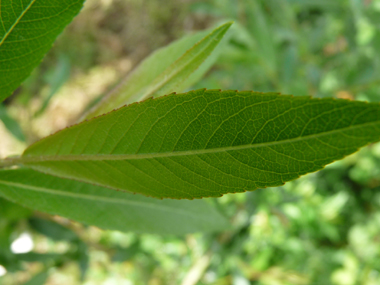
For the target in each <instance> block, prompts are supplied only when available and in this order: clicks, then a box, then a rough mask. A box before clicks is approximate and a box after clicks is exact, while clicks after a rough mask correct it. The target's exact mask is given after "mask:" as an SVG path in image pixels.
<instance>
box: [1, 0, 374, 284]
mask: <svg viewBox="0 0 380 285" xmlns="http://www.w3.org/2000/svg"><path fill="white" fill-rule="evenodd" d="M165 3H166V5H160V1H155V0H145V1H137V0H89V1H87V3H86V6H85V9H84V10H83V11H82V12H81V13H80V15H79V16H78V17H77V18H75V20H74V22H73V23H72V24H71V25H70V26H69V27H68V28H67V29H66V30H65V31H64V33H63V34H62V35H61V36H60V38H59V39H58V41H57V42H56V44H55V46H54V48H53V49H52V50H51V51H50V52H49V54H48V55H47V56H46V58H45V60H44V62H43V63H42V65H41V66H40V67H39V68H38V69H37V70H35V71H34V72H33V74H32V75H31V77H30V78H29V79H28V80H27V81H26V82H25V83H24V84H23V85H22V87H21V88H19V89H18V90H17V91H16V92H15V94H14V96H12V97H10V98H9V99H8V100H7V101H6V102H5V106H6V110H7V112H5V113H4V111H3V109H1V110H2V111H1V119H2V121H3V122H4V124H1V126H0V136H1V138H2V139H1V142H0V155H1V156H6V155H10V154H12V153H18V152H20V150H22V149H23V148H24V147H25V145H26V143H25V142H23V140H24V139H25V141H26V142H27V143H30V142H33V141H35V140H36V139H38V138H40V137H43V136H45V135H47V134H50V133H51V132H54V131H56V130H58V129H61V128H63V127H65V126H66V125H68V124H70V123H72V122H74V121H75V120H76V119H77V118H78V116H80V114H81V113H82V112H83V110H84V109H85V108H86V106H87V105H88V104H89V103H91V102H92V101H93V100H96V98H98V97H99V96H101V95H102V94H103V93H105V92H107V90H108V89H109V88H111V87H112V86H113V85H114V84H116V83H117V82H118V81H119V80H120V79H121V77H122V75H124V74H126V73H127V72H128V71H129V70H130V69H131V68H132V67H133V66H135V65H136V63H138V62H139V61H140V60H141V59H143V58H144V57H145V56H146V55H147V54H149V53H150V52H151V51H153V50H154V49H156V48H158V47H160V46H163V45H165V44H167V43H169V42H170V41H172V40H174V39H176V38H179V37H181V36H182V35H184V34H186V33H187V32H190V31H193V30H198V29H203V28H207V27H210V26H212V25H214V24H216V23H219V22H225V21H226V20H234V21H235V24H234V25H233V27H232V29H231V31H230V32H229V35H230V38H229V43H228V45H227V46H226V47H225V48H224V49H223V50H222V51H221V55H220V57H219V60H218V63H217V64H216V65H215V67H214V68H213V70H212V71H211V72H209V73H208V74H207V76H206V77H205V78H204V79H203V80H201V81H200V82H198V83H197V84H196V85H195V86H194V88H201V87H207V88H222V89H239V90H256V91H266V92H268V91H276V92H282V93H290V94H294V95H305V94H309V95H312V96H315V97H339V98H348V99H355V100H368V101H372V102H375V101H377V102H378V101H380V97H379V94H380V90H379V89H380V84H379V83H380V66H379V63H380V62H379V60H380V58H379V57H378V55H377V52H376V51H377V50H379V47H380V22H379V19H380V17H379V16H380V1H379V0H377V1H376V0H372V1H370V0H367V1H359V0H337V1H327V0H326V1H323V0H318V1H314V0H304V1H298V0H269V1H268V0H267V1H264V0H261V1H259V0H257V1H256V0H255V1H252V0H235V1H233V0H209V1H195V0H188V1H174V0H170V1H165ZM189 11H190V12H189ZM43 109H45V110H43ZM4 118H5V119H4ZM32 119H33V120H32ZM9 122H11V123H9ZM15 122H18V123H19V125H20V126H21V127H20V128H21V130H22V133H21V134H22V135H20V128H19V127H18V125H17V124H15ZM12 134H13V135H12ZM379 177H380V145H379V144H374V145H371V146H370V147H367V148H365V149H363V150H361V151H360V152H359V153H357V154H354V155H352V156H350V157H348V158H346V159H344V160H343V161H340V162H337V163H334V164H332V165H330V166H328V167H327V169H326V170H323V171H320V172H318V173H315V174H310V175H307V176H305V177H303V178H301V179H299V180H297V181H294V182H290V183H287V184H286V185H285V186H282V187H278V188H269V189H265V190H257V191H254V192H249V193H243V194H233V195H225V196H223V197H222V198H219V199H211V200H210V202H211V203H215V205H216V206H217V207H218V208H219V209H221V210H222V212H224V213H225V214H226V216H228V218H229V219H230V220H231V222H232V225H233V229H231V230H229V231H226V232H223V233H219V234H201V233H198V234H192V235H186V236H179V237H178V236H157V235H139V234H134V233H120V232H114V231H102V230H99V229H97V228H95V227H86V226H83V225H80V224H78V223H75V222H71V221H69V220H66V219H63V218H60V217H51V216H48V215H44V214H41V213H38V212H32V211H30V210H27V209H24V208H21V207H20V206H17V205H15V204H12V203H10V202H8V201H5V200H0V204H1V205H0V264H1V265H2V266H3V267H5V268H6V269H7V274H5V275H4V276H3V277H0V278H1V279H0V283H3V284H23V283H25V282H29V284H43V283H44V280H45V279H46V280H47V281H46V284H82V283H84V284H115V283H116V282H118V283H120V284H186V285H188V284H237V285H241V284H243V285H244V284H338V285H340V284H341V285H349V284H379V283H380V230H379V229H380V194H379V191H377V190H379V189H380V178H379ZM23 234H24V236H25V234H28V235H30V236H31V237H32V240H33V243H34V248H33V250H32V251H31V252H28V253H20V254H15V253H13V252H12V251H11V245H12V243H13V242H14V241H17V239H18V238H19V237H20V236H23ZM33 282H34V283H33Z"/></svg>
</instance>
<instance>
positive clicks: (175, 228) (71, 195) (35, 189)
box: [0, 168, 228, 234]
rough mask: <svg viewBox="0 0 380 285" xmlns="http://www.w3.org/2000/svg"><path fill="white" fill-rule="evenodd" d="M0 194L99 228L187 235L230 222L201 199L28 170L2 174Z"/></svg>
mask: <svg viewBox="0 0 380 285" xmlns="http://www.w3.org/2000/svg"><path fill="white" fill-rule="evenodd" d="M0 196H3V197H4V198H6V199H9V200H11V201H14V202H16V203H19V204H22V205H24V206H26V207H29V208H32V209H35V210H39V211H42V212H47V213H49V214H53V215H55V214H56V215H61V216H64V217H67V218H70V219H74V220H77V221H80V222H83V223H87V224H90V225H95V226H98V227H100V228H103V229H111V230H119V231H135V232H139V233H158V234H186V233H190V232H195V231H202V232H205V231H218V230H223V229H224V228H226V227H228V222H227V221H226V220H225V219H224V218H223V217H222V216H221V215H220V214H219V213H218V212H217V211H216V210H215V209H214V208H213V207H212V206H211V205H209V204H208V203H206V202H205V201H178V200H158V199H154V198H148V197H144V196H142V195H133V194H129V193H123V192H118V191H114V190H112V189H107V188H103V187H99V186H94V185H90V184H86V183H81V182H77V181H72V180H68V179H61V178H58V177H54V176H50V175H46V174H42V173H39V172H36V171H34V170H31V169H26V168H25V169H14V170H2V171H0Z"/></svg>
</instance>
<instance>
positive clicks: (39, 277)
mask: <svg viewBox="0 0 380 285" xmlns="http://www.w3.org/2000/svg"><path fill="white" fill-rule="evenodd" d="M48 277H49V274H48V272H47V270H44V271H42V272H40V273H38V274H36V275H34V276H33V277H32V278H31V279H30V280H29V281H27V282H25V283H24V284H23V285H43V284H45V282H46V280H47V279H48Z"/></svg>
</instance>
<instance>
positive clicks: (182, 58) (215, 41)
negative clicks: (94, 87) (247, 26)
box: [84, 22, 232, 119]
mask: <svg viewBox="0 0 380 285" xmlns="http://www.w3.org/2000/svg"><path fill="white" fill-rule="evenodd" d="M231 25H232V22H228V23H225V24H223V25H221V26H220V27H218V28H216V29H215V30H213V31H211V32H209V31H203V32H199V33H196V34H194V35H191V36H188V37H185V38H182V39H180V40H178V41H176V42H174V43H172V44H171V45H169V46H167V47H165V48H162V49H159V50H158V51H156V52H154V53H153V54H152V55H151V56H149V57H148V58H147V59H145V60H144V61H143V62H142V63H141V64H140V65H139V66H138V67H137V68H136V69H135V71H134V72H133V73H131V75H130V76H129V77H128V78H127V80H126V82H123V83H122V85H121V86H118V87H117V88H116V90H115V91H114V92H111V93H110V94H109V95H108V96H106V97H105V98H104V99H103V100H102V101H100V102H99V103H98V104H97V105H96V106H95V107H94V108H93V109H92V110H91V111H90V112H89V113H88V114H86V115H85V116H84V119H90V118H92V117H95V116H98V115H101V114H104V113H106V112H109V111H112V110H113V109H115V108H119V107H121V106H123V105H125V104H129V103H133V102H137V101H141V100H144V99H146V98H149V97H159V96H162V95H165V94H169V93H172V92H174V91H183V90H185V89H186V88H188V87H190V86H191V85H192V84H194V83H196V82H197V81H198V80H199V79H200V78H201V77H202V76H203V75H204V73H206V71H207V70H208V69H209V68H210V67H211V66H212V65H213V63H214V62H215V60H216V58H217V56H218V52H214V53H213V51H214V49H215V48H216V47H217V46H218V45H219V44H220V42H221V40H222V39H223V36H224V35H225V33H226V32H227V30H228V29H229V28H230V26H231ZM199 40H200V41H199ZM198 41H199V42H198ZM212 53H213V54H212ZM211 54H212V55H211ZM210 55H211V56H210Z"/></svg>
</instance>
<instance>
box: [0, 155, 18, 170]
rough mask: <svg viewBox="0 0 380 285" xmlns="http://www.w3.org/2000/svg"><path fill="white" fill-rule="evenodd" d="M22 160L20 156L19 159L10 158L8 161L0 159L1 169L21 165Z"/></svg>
mask: <svg viewBox="0 0 380 285" xmlns="http://www.w3.org/2000/svg"><path fill="white" fill-rule="evenodd" d="M21 161H22V160H21V158H20V157H19V156H17V157H10V158H6V159H0V168H5V167H9V166H13V165H17V164H20V163H21Z"/></svg>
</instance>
